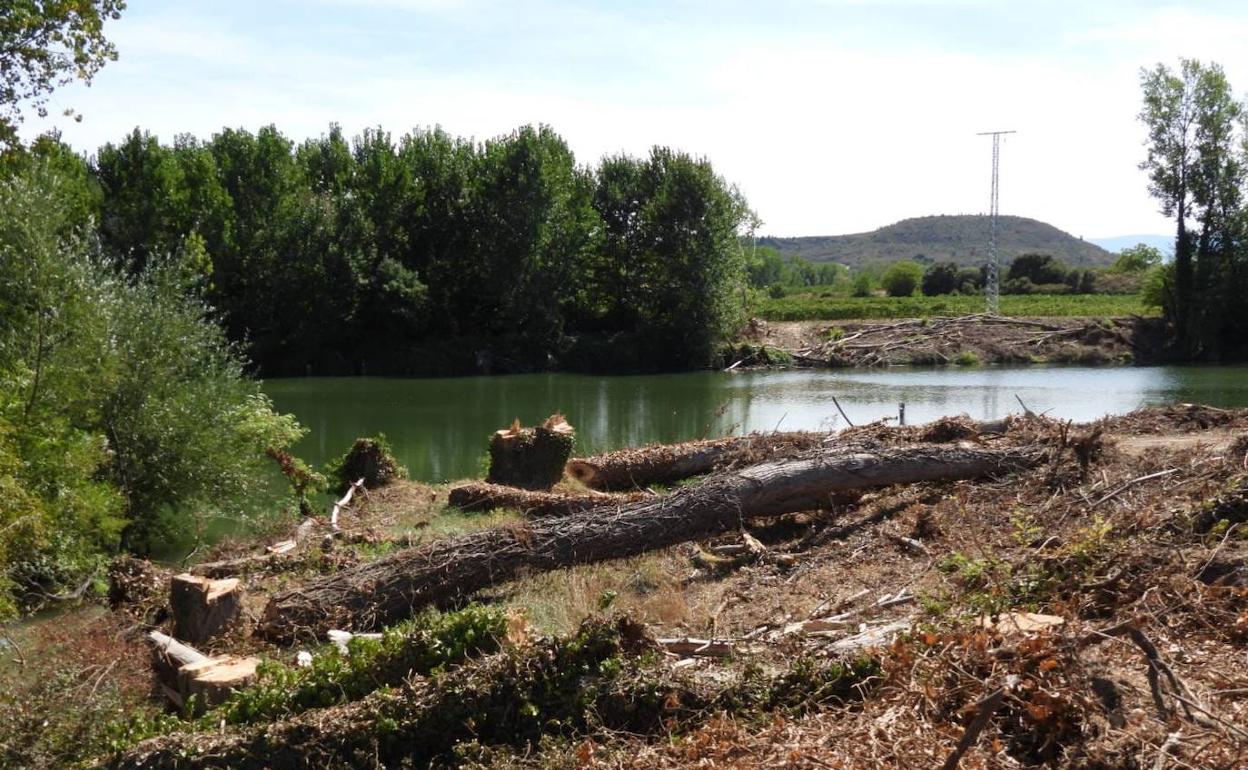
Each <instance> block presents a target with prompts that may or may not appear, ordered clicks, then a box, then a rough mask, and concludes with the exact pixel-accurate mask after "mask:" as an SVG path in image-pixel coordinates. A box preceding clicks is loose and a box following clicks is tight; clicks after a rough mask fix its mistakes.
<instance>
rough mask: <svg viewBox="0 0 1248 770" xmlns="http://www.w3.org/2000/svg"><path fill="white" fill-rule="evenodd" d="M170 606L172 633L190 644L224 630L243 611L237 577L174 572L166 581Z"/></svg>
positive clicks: (197, 642)
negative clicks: (168, 580) (211, 577)
mask: <svg viewBox="0 0 1248 770" xmlns="http://www.w3.org/2000/svg"><path fill="white" fill-rule="evenodd" d="M169 608H170V610H172V613H173V633H174V636H176V637H178V638H179V639H185V640H186V641H188V642H190V643H191V644H199V643H201V642H206V641H208V640H209V639H211V638H212V637H214V636H217V635H219V634H221V633H222V632H224V631H225V630H226V629H227V628H228V627H229V625H230V624H231V623H233V622H234V621H235V619H237V618H238V615H239V613H240V612H242V609H243V591H242V586H241V584H240V583H239V581H238V578H227V579H225V580H212V579H210V578H205V577H197V576H195V575H191V574H185V573H184V574H181V575H174V577H173V579H172V580H171V581H170V582H169Z"/></svg>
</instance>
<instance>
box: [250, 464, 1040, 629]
mask: <svg viewBox="0 0 1248 770" xmlns="http://www.w3.org/2000/svg"><path fill="white" fill-rule="evenodd" d="M1041 457H1042V452H1041V451H1040V450H1037V449H1013V450H990V449H980V448H970V447H932V446H926V447H925V446H919V447H910V448H905V449H894V450H887V451H879V452H845V453H841V454H833V455H826V454H825V455H821V456H816V457H813V458H805V459H791V460H783V461H777V462H771V463H764V464H761V465H755V466H751V467H749V468H746V469H744V470H741V471H736V472H730V473H721V474H718V475H716V476H712V477H711V478H709V479H707V480H706V481H704V482H703V483H702V484H699V485H697V486H693V487H687V488H685V489H681V490H678V491H677V492H675V493H673V494H671V495H669V496H667V497H663V498H654V499H652V500H647V501H644V502H638V503H633V504H631V505H626V506H621V507H619V508H617V509H615V510H611V509H608V508H604V509H596V510H590V511H586V512H583V513H578V514H573V515H571V516H565V517H562V518H556V519H535V520H532V521H529V522H526V523H524V524H518V525H511V526H506V527H500V528H497V529H490V530H483V531H480V532H475V533H470V534H467V535H462V536H459V537H453V538H446V539H444V540H439V541H435V542H433V543H429V544H427V545H424V546H421V547H417V548H411V549H406V550H403V551H398V552H396V553H394V554H391V555H389V556H387V557H384V558H382V559H379V560H377V561H375V562H372V563H370V564H364V565H361V566H359V567H355V568H353V569H348V570H343V571H342V572H339V573H336V574H333V575H329V576H327V577H324V578H321V579H319V580H315V581H313V582H312V583H310V584H308V585H306V586H304V587H302V588H299V589H295V590H291V591H286V592H284V593H280V594H277V595H276V596H274V597H273V599H272V600H271V601H270V602H269V604H268V606H267V607H266V608H265V613H264V617H263V620H262V623H261V626H260V628H259V632H260V633H261V634H263V635H264V636H266V637H268V638H269V639H272V640H274V641H279V642H290V641H293V640H295V639H296V638H300V637H304V638H308V639H315V638H321V637H323V636H324V635H325V632H326V631H328V630H329V629H333V628H337V629H345V630H368V629H373V628H377V627H379V626H383V625H388V624H391V623H394V622H397V621H399V620H402V619H404V618H406V617H409V616H410V615H411V614H412V613H413V612H414V611H416V610H419V609H421V608H423V607H425V606H427V605H431V604H442V603H447V602H451V601H454V600H458V599H461V598H463V597H466V596H468V595H470V594H472V593H473V592H475V591H478V590H480V589H482V588H486V587H488V586H491V585H494V584H496V583H501V582H504V581H507V580H510V579H512V578H514V577H516V576H517V575H519V574H521V573H522V572H531V571H534V570H552V569H556V568H559V567H565V566H569V565H572V564H583V563H589V562H597V561H604V560H606V559H616V558H621V557H626V556H632V555H634V554H638V553H642V552H645V551H648V550H653V549H657V548H663V547H666V546H670V545H674V544H676V543H680V542H685V541H689V540H696V539H700V538H704V537H708V536H711V535H714V534H718V533H720V532H724V531H727V530H731V529H736V528H738V527H740V525H741V521H742V519H743V518H750V517H759V516H770V515H778V514H783V513H791V512H796V511H807V510H814V509H818V508H820V507H822V506H824V505H825V504H826V503H827V501H828V500H829V497H830V496H831V495H832V494H833V493H836V492H843V491H848V490H854V489H863V488H868V487H882V486H889V485H893V484H907V483H914V482H920V481H950V480H955V479H968V478H979V477H983V476H992V475H997V474H1002V473H1008V472H1010V471H1014V470H1019V469H1022V468H1027V467H1031V466H1032V465H1034V464H1036V463H1037V462H1039V461H1040V458H1041Z"/></svg>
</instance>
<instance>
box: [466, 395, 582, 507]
mask: <svg viewBox="0 0 1248 770" xmlns="http://www.w3.org/2000/svg"><path fill="white" fill-rule="evenodd" d="M575 435H576V432H575V431H574V430H573V428H572V426H571V425H569V424H568V421H567V420H565V419H564V418H563V415H560V414H556V415H552V416H551V417H550V418H548V419H547V420H546V422H544V423H542V424H541V425H538V426H537V427H535V428H522V427H520V421H519V420H516V421H515V422H514V423H513V424H512V426H511V427H510V428H505V429H503V430H500V431H496V432H495V433H494V435H493V436H491V437H490V473H489V475H488V476H487V477H486V481H488V482H490V483H491V484H502V485H505V486H509V487H519V488H521V489H535V490H546V489H550V488H551V487H553V486H554V485H555V484H557V483H558V482H559V479H561V478H563V466H564V464H565V463H567V461H568V457H570V456H571V455H572V444H573V441H574V438H575Z"/></svg>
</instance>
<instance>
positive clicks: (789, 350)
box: [729, 314, 1165, 368]
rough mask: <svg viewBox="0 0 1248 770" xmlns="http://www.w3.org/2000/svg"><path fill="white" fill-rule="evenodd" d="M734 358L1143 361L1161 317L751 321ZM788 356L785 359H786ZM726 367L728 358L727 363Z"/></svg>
mask: <svg viewBox="0 0 1248 770" xmlns="http://www.w3.org/2000/svg"><path fill="white" fill-rule="evenodd" d="M741 341H742V343H744V344H745V345H746V346H755V347H757V348H761V349H771V350H774V351H777V352H778V353H780V354H781V355H774V354H771V355H770V356H769V355H768V354H767V353H766V352H765V350H761V351H751V350H749V348H748V347H747V348H744V349H743V348H741V347H740V346H738V347H737V349H736V350H737V351H741V352H743V353H744V354H745V355H742V356H741V357H739V358H738V359H737V360H740V361H741V362H742V363H741V365H750V364H751V363H755V361H752V360H750V355H749V354H750V353H753V354H754V358H755V359H758V360H759V361H760V362H761V363H767V364H775V363H779V364H785V363H792V364H794V365H798V366H818V367H832V368H842V367H875V366H930V365H938V366H939V365H955V366H974V365H977V364H1083V365H1101V364H1133V363H1134V364H1147V363H1154V362H1157V361H1159V360H1160V359H1161V357H1162V353H1163V346H1164V344H1165V337H1164V325H1163V321H1161V319H1157V318H1142V317H1139V316H1129V317H1118V318H1047V317H1035V318H1007V317H997V316H987V315H982V314H980V315H969V316H936V317H928V318H917V319H890V320H879V321H870V320H858V321H763V320H758V319H755V320H752V321H751V322H750V324H749V325H748V326H747V327H746V329H745V330H743V332H742V334H741ZM786 357H787V361H786ZM729 365H730V366H731V364H729Z"/></svg>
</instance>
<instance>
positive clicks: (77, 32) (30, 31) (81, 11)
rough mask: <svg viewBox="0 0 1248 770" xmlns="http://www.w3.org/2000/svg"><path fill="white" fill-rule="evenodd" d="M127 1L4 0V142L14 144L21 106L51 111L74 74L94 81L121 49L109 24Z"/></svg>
mask: <svg viewBox="0 0 1248 770" xmlns="http://www.w3.org/2000/svg"><path fill="white" fill-rule="evenodd" d="M125 7H126V4H125V2H124V1H123V0H5V2H4V3H2V4H0V146H3V145H6V144H13V143H14V140H15V139H16V135H17V126H18V124H20V123H21V122H22V106H23V104H28V105H29V106H30V107H32V108H33V109H34V110H35V112H36V113H38V114H39V115H46V114H47V100H48V95H49V94H51V93H52V91H53V90H55V89H56V88H58V87H59V86H63V85H65V84H67V83H70V82H72V81H74V80H75V79H78V80H82V81H84V82H88V83H89V82H90V81H91V78H92V77H94V76H95V73H96V72H98V71H99V70H100V68H101V67H103V66H104V65H105V64H106V63H108V62H110V61H113V60H115V59H116V58H117V49H116V48H115V47H114V46H113V44H112V43H110V42H108V40H107V39H105V37H104V23H105V22H106V21H108V20H110V19H117V18H120V16H121V12H122V11H123V10H124V9H125Z"/></svg>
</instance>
